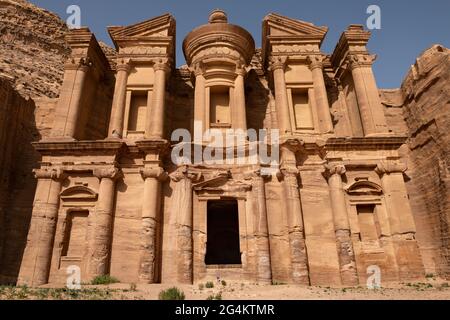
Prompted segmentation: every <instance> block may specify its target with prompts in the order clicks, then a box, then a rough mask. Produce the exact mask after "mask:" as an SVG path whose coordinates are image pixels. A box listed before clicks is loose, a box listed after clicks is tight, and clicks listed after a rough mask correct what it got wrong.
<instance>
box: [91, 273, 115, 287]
mask: <svg viewBox="0 0 450 320" xmlns="http://www.w3.org/2000/svg"><path fill="white" fill-rule="evenodd" d="M119 282H120V281H119V280H118V279H116V278H114V277H111V276H110V275H104V276H98V277H95V278H94V279H93V280H92V281H91V284H92V285H94V286H97V285H105V284H113V283H119Z"/></svg>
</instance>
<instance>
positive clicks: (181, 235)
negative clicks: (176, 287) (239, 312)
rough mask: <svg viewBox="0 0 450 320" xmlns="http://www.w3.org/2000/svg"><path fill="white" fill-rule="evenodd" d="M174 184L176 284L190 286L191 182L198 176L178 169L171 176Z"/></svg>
mask: <svg viewBox="0 0 450 320" xmlns="http://www.w3.org/2000/svg"><path fill="white" fill-rule="evenodd" d="M170 177H171V179H172V180H173V181H174V182H176V186H175V190H174V193H173V198H172V201H173V202H172V203H173V205H172V210H173V212H172V215H173V216H175V217H177V220H176V228H177V230H176V239H174V240H175V241H176V246H177V249H176V251H177V253H178V254H177V255H176V257H174V259H175V263H176V266H177V282H178V283H181V284H192V281H193V238H192V236H193V235H192V231H193V212H192V206H193V203H192V201H193V194H192V192H193V191H192V182H193V181H198V180H199V178H200V174H196V173H192V172H189V170H188V169H187V168H180V169H178V170H177V171H175V172H174V173H173V174H171V176H170Z"/></svg>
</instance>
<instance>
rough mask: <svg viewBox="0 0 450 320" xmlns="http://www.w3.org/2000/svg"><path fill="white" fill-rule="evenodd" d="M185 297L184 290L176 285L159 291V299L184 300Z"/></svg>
mask: <svg viewBox="0 0 450 320" xmlns="http://www.w3.org/2000/svg"><path fill="white" fill-rule="evenodd" d="M185 298H186V297H185V295H184V292H183V291H181V290H180V289H178V288H176V287H173V288H170V289H167V290H163V291H161V292H160V293H159V300H184V299H185Z"/></svg>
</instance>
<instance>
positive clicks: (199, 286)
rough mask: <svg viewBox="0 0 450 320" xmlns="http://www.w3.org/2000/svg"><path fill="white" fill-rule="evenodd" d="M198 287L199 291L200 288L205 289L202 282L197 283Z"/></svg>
mask: <svg viewBox="0 0 450 320" xmlns="http://www.w3.org/2000/svg"><path fill="white" fill-rule="evenodd" d="M198 289H199V290H200V291H201V290H203V289H205V285H204V284H203V283H200V284H199V285H198Z"/></svg>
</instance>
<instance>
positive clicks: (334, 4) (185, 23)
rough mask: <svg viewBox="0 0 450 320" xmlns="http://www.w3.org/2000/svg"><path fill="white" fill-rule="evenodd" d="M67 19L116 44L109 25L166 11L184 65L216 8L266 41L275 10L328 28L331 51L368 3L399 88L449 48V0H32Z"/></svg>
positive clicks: (383, 57)
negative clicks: (434, 50) (422, 60)
mask: <svg viewBox="0 0 450 320" xmlns="http://www.w3.org/2000/svg"><path fill="white" fill-rule="evenodd" d="M31 2H33V3H34V4H36V5H38V6H40V7H43V8H45V9H48V10H51V11H53V12H55V13H57V14H58V15H59V16H61V17H62V18H63V19H64V20H66V19H67V17H68V15H67V14H66V8H67V7H68V6H69V5H71V4H76V5H79V6H80V8H81V13H82V16H81V19H82V25H83V26H88V27H89V28H90V29H91V31H93V32H94V33H95V34H96V36H97V38H98V39H100V40H102V41H104V42H106V43H108V44H111V40H110V38H109V36H108V34H107V32H106V27H107V26H111V25H130V24H134V23H136V22H139V21H143V20H146V19H149V18H152V17H155V16H158V15H160V14H163V13H167V12H168V13H171V14H172V15H173V16H174V17H175V19H176V21H177V65H182V64H184V57H183V53H182V48H181V44H182V41H183V39H184V37H185V36H186V34H187V33H189V32H190V30H192V29H193V28H195V27H196V26H199V25H201V24H204V23H206V22H207V20H208V15H209V13H210V12H211V11H212V10H213V9H215V8H221V9H224V10H226V11H227V13H228V19H229V21H230V23H233V24H238V25H240V26H242V27H244V28H246V29H247V30H248V31H250V32H251V33H252V34H253V37H254V38H255V41H256V43H257V45H258V46H260V44H261V25H262V19H263V18H264V16H266V15H267V14H268V13H270V12H275V13H279V14H282V15H285V16H288V17H291V18H295V19H300V20H304V21H308V22H312V23H314V24H316V25H320V26H323V25H324V26H328V27H329V28H330V30H329V33H328V35H327V37H326V39H325V42H324V44H323V47H322V49H323V51H324V52H327V53H331V52H332V51H333V49H334V47H335V45H336V43H337V41H338V39H339V36H340V34H341V33H342V31H344V30H345V29H346V28H347V26H348V25H350V24H364V25H365V23H366V20H367V18H368V14H367V13H366V10H367V7H368V6H369V5H371V4H376V5H378V6H380V8H381V18H382V20H381V23H382V25H381V27H382V28H381V30H374V31H373V36H372V39H371V41H370V43H369V49H370V50H371V52H372V53H375V54H377V55H378V60H377V62H376V63H375V66H374V71H375V75H376V77H377V82H378V85H379V87H380V88H394V87H398V86H399V85H400V84H401V82H402V80H403V78H404V76H405V75H406V73H407V71H408V69H409V67H410V65H411V64H413V63H414V61H415V58H416V57H417V56H418V55H419V54H420V53H421V52H422V51H423V50H425V49H426V48H428V47H430V46H431V45H432V44H435V43H440V44H442V45H444V46H446V47H450V0H428V1H417V0H414V1H411V0H410V1H407V0H389V1H388V0H378V1H377V0H369V1H368V0H341V1H336V0H308V1H302V0H278V1H274V0H272V1H268V0H240V1H238V0H227V1H225V0H222V1H218V0H209V1H206V0H158V1H155V0H122V1H116V0H58V1H55V0H31Z"/></svg>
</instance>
